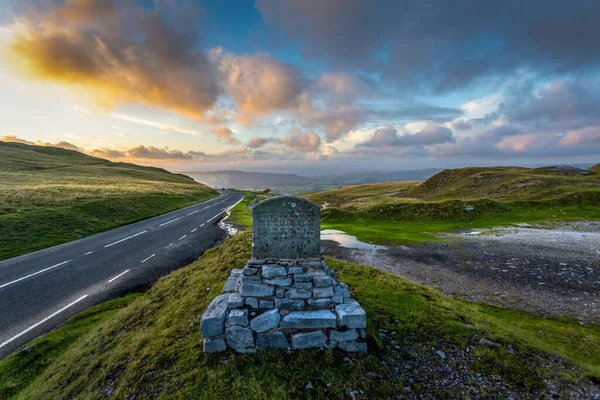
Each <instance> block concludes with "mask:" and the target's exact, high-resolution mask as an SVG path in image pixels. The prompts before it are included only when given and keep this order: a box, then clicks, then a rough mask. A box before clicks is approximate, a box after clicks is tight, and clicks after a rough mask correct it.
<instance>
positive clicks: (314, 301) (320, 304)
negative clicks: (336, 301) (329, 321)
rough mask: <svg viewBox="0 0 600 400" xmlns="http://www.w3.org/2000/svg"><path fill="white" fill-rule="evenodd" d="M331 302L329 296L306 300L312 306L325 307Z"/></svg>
mask: <svg viewBox="0 0 600 400" xmlns="http://www.w3.org/2000/svg"><path fill="white" fill-rule="evenodd" d="M330 304H331V297H323V298H320V299H310V300H308V305H309V306H313V307H326V306H328V305H330Z"/></svg>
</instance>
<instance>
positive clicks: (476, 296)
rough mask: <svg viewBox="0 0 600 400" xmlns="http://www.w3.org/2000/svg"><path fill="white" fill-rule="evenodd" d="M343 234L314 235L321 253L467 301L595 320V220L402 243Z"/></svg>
mask: <svg viewBox="0 0 600 400" xmlns="http://www.w3.org/2000/svg"><path fill="white" fill-rule="evenodd" d="M336 235H337V236H336ZM344 236H348V235H344V234H343V232H342V233H340V232H339V231H338V232H336V234H335V235H334V234H333V233H330V234H329V235H327V234H326V235H324V236H322V239H325V240H323V241H322V247H323V251H324V253H325V255H328V256H331V257H336V258H341V259H345V260H348V261H353V262H358V263H364V264H369V265H373V266H375V267H377V268H380V269H382V270H385V271H388V272H392V273H394V274H397V275H399V276H402V277H404V278H407V279H410V280H412V281H415V282H419V283H422V284H425V285H427V286H431V287H434V288H437V289H439V290H440V291H442V292H443V293H445V294H447V295H452V296H455V297H458V298H462V299H465V300H468V301H480V302H485V303H489V304H494V305H500V306H504V307H509V308H513V309H522V310H529V311H533V312H535V313H537V314H542V315H550V316H568V317H574V318H576V319H578V320H579V321H580V322H581V323H594V324H600V222H576V223H564V224H560V225H553V226H531V225H529V226H519V227H508V228H497V229H491V230H483V231H481V232H480V233H476V232H471V231H465V232H459V233H454V234H449V235H446V236H447V237H449V238H450V240H449V241H447V242H427V243H421V244H418V245H410V246H387V247H386V246H377V247H371V246H370V245H367V244H359V245H353V244H352V240H351V239H348V238H346V237H344ZM350 238H352V237H350ZM328 239H337V241H334V240H328ZM354 239H356V238H354ZM340 242H341V243H342V244H343V245H341V244H340ZM344 246H347V247H344ZM353 247H354V248H353ZM356 247H359V248H356Z"/></svg>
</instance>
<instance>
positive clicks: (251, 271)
mask: <svg viewBox="0 0 600 400" xmlns="http://www.w3.org/2000/svg"><path fill="white" fill-rule="evenodd" d="M257 272H258V268H250V267H246V268H244V272H243V274H244V275H246V276H250V275H255V274H256V273H257Z"/></svg>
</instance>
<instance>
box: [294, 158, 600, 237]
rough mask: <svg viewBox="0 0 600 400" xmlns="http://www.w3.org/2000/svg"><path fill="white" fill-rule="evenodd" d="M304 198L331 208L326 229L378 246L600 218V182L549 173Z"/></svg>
mask: <svg viewBox="0 0 600 400" xmlns="http://www.w3.org/2000/svg"><path fill="white" fill-rule="evenodd" d="M531 182H534V183H535V184H534V185H529V183H531ZM304 197H306V198H308V199H310V200H312V201H314V202H316V203H317V204H320V205H323V204H324V203H328V206H327V208H326V209H325V210H324V211H323V212H322V224H321V226H322V228H324V229H338V230H342V231H345V232H347V233H349V234H351V235H353V236H356V237H357V238H358V239H360V240H362V241H365V242H370V243H377V244H408V243H414V242H422V241H430V240H440V239H439V238H437V237H436V235H438V234H440V233H444V232H451V231H453V230H455V229H458V228H461V229H482V228H492V227H494V226H504V225H511V224H517V223H544V222H557V221H572V220H598V219H600V175H598V174H593V175H580V174H575V175H573V174H571V175H562V174H560V173H557V172H554V171H552V170H551V169H548V168H540V169H527V168H517V167H492V168H463V169H457V170H446V171H443V172H440V173H439V174H437V175H435V176H433V177H432V178H430V179H428V180H427V181H425V182H422V183H420V184H419V183H418V182H414V181H413V182H386V183H382V184H372V185H359V186H348V187H344V188H340V189H335V190H329V191H324V192H316V193H309V194H307V195H304ZM467 205H472V206H474V210H473V211H466V207H467Z"/></svg>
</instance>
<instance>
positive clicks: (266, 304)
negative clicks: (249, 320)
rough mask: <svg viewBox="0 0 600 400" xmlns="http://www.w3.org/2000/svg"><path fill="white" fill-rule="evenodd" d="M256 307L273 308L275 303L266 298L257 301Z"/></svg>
mask: <svg viewBox="0 0 600 400" xmlns="http://www.w3.org/2000/svg"><path fill="white" fill-rule="evenodd" d="M258 308H260V309H263V310H265V309H269V308H275V303H274V302H272V301H268V300H261V301H259V302H258Z"/></svg>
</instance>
